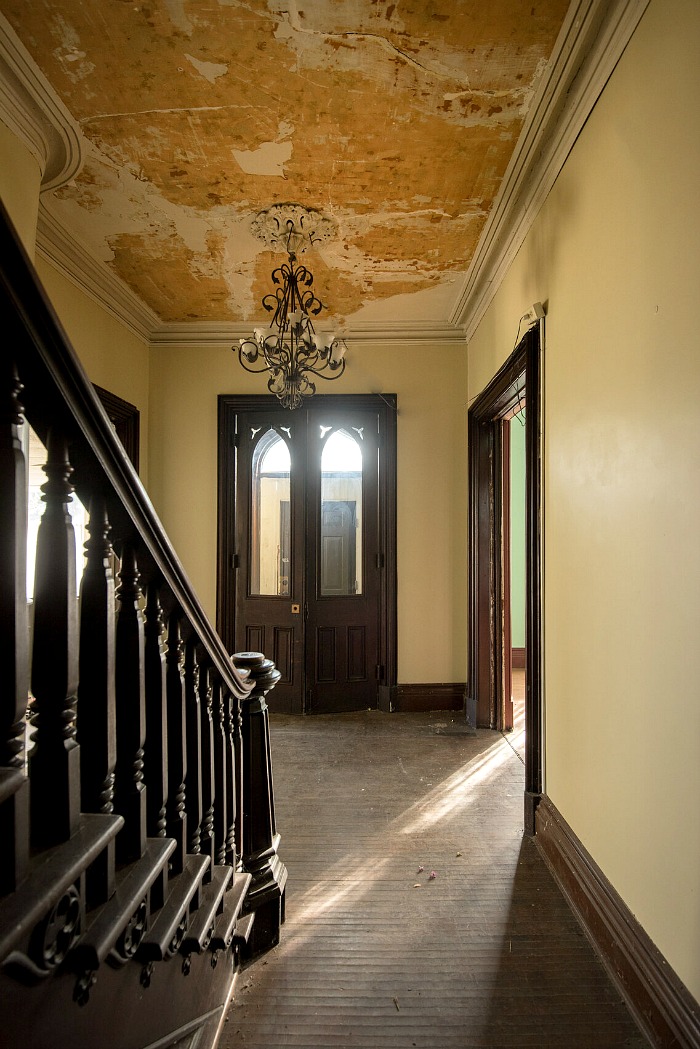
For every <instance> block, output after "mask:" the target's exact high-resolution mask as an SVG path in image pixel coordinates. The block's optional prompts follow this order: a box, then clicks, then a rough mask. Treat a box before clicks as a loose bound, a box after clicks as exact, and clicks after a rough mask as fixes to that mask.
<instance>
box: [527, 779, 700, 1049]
mask: <svg viewBox="0 0 700 1049" xmlns="http://www.w3.org/2000/svg"><path fill="white" fill-rule="evenodd" d="M535 825H536V831H537V837H536V840H537V842H538V844H539V846H540V848H541V851H542V854H543V855H544V858H545V860H546V862H547V864H548V866H549V867H550V869H551V871H552V873H553V874H554V877H555V878H556V880H557V882H558V883H559V886H560V887H561V889H562V891H563V893H564V895H565V896H566V898H567V900H568V901H569V904H570V906H571V908H572V909H573V911H574V913H575V914H576V916H577V917H578V918H579V920H580V922H581V924H582V925H583V928H584V930H585V932H586V934H587V936H588V938H589V939H590V940H591V942H592V943H593V946H594V947H595V948H596V950H597V951H598V953H599V955H600V957H601V959H602V961H603V964H604V965H605V967H606V969H607V970H608V972H609V974H610V976H611V978H612V980H613V982H614V983H615V985H616V986H617V988H618V990H619V991H620V993H621V994H622V996H623V998H624V999H625V1001H626V1003H627V1006H628V1008H629V1009H630V1012H631V1013H632V1015H633V1016H634V1018H635V1020H636V1021H637V1023H638V1025H639V1027H640V1029H641V1030H642V1031H643V1033H644V1034H645V1036H646V1037H647V1038H648V1039H649V1040H650V1042H651V1044H652V1045H653V1046H655V1047H657V1049H698V1047H699V1046H700V1005H699V1004H698V1002H696V1001H695V999H694V998H693V996H692V995H691V994H690V992H689V991H688V989H687V988H686V987H685V986H684V985H683V983H682V982H681V981H680V980H679V978H678V977H677V976H676V974H675V973H674V972H673V971H672V969H671V967H670V966H669V964H668V962H667V961H666V960H665V958H664V957H663V955H662V954H661V952H660V951H659V950H658V948H657V947H656V946H655V945H654V944H653V943H652V941H651V940H650V938H649V936H648V935H647V933H646V932H645V931H644V929H643V928H642V926H641V925H640V924H639V922H638V921H637V919H636V918H635V917H634V915H633V914H632V912H631V911H630V910H629V908H628V907H627V905H626V903H625V902H624V900H623V899H622V898H621V897H620V895H619V894H618V893H617V892H616V890H615V889H614V888H613V886H612V885H611V884H610V882H609V881H608V879H607V878H606V877H605V875H604V874H603V872H602V871H601V870H600V868H599V867H598V865H597V864H596V863H595V861H594V860H593V858H592V857H591V856H590V855H589V853H588V852H587V851H586V849H585V848H584V846H583V845H582V844H581V842H580V841H579V839H578V838H577V837H576V835H575V834H574V832H573V831H572V829H571V827H570V826H569V825H568V823H567V822H566V820H565V819H564V817H563V816H562V815H561V814H560V813H559V812H558V811H557V809H556V807H555V806H554V805H553V804H552V802H551V800H550V799H549V798H548V797H547V796H546V795H544V796H543V797H542V799H541V801H540V803H539V805H538V806H537V808H536V811H535Z"/></svg>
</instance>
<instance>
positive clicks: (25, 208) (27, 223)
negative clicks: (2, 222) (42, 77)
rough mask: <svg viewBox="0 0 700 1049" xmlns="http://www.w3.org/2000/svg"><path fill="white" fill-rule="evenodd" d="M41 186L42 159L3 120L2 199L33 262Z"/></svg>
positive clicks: (0, 130)
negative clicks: (40, 161)
mask: <svg viewBox="0 0 700 1049" xmlns="http://www.w3.org/2000/svg"><path fill="white" fill-rule="evenodd" d="M40 185H41V170H40V168H39V162H38V160H37V159H36V158H35V157H34V156H32V154H31V153H30V152H29V150H28V149H27V147H26V146H25V145H24V143H23V142H20V140H19V139H18V138H16V137H15V135H14V133H13V132H12V131H10V129H9V128H8V127H6V125H5V124H3V123H2V121H0V199H2V202H3V204H4V205H5V209H6V211H7V212H8V214H9V216H10V218H11V219H12V222H13V225H14V227H15V229H16V230H17V233H18V234H19V237H20V240H21V241H22V243H23V244H24V247H25V248H26V251H27V254H28V255H29V257H30V258H31V259H33V258H34V243H35V240H36V220H37V214H38V211H39V187H40Z"/></svg>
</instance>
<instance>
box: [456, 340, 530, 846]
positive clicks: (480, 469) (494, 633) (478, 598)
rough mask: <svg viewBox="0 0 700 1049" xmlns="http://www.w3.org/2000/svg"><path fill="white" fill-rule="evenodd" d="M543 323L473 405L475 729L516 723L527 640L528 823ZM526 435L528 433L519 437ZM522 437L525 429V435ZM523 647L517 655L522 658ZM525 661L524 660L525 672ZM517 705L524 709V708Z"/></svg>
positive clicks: (471, 706) (471, 717)
mask: <svg viewBox="0 0 700 1049" xmlns="http://www.w3.org/2000/svg"><path fill="white" fill-rule="evenodd" d="M541 330H542V325H541V323H538V324H537V325H536V326H535V327H533V328H530V329H529V330H528V331H527V332H526V333H525V335H524V336H523V337H522V339H520V341H519V342H518V344H517V345H516V347H515V349H514V350H513V353H512V354H511V355H510V357H509V358H508V360H507V361H506V362H505V364H504V365H503V366H502V368H501V369H500V370H499V371H498V372H497V374H496V375H495V376H494V377H493V379H492V380H491V382H490V383H489V384H488V386H487V387H486V388H485V389H484V390H483V391H482V393H480V394H479V396H478V397H477V398H476V400H475V401H474V403H473V404H472V406H471V407H470V409H469V680H468V690H467V720H468V722H469V723H470V724H472V725H473V727H475V728H476V727H481V728H490V729H495V730H498V731H509V730H510V729H512V728H514V727H515V726H514V720H515V719H514V715H515V710H514V708H513V703H512V698H511V697H512V695H513V687H512V686H513V650H514V648H516V649H520V648H521V647H522V648H524V664H525V665H524V682H523V683H524V702H523V715H522V730H521V731H523V732H524V740H523V744H524V745H523V759H524V763H525V799H524V805H525V814H524V815H525V831H526V833H529V834H534V826H535V809H536V807H537V803H538V801H539V798H540V796H541V793H542V759H543V754H542V735H543V733H542V689H541V679H542V675H541V661H542V656H541V591H542V586H541V544H540V536H541V505H542V500H541V452H540V373H541V368H540V356H541ZM523 409H524V422H525V425H524V463H525V477H524V536H525V542H524V547H525V549H524V554H525V556H524V587H525V614H524V644H523V645H522V646H520V645H515V644H514V641H513V623H512V616H513V608H512V606H511V580H510V577H511V569H512V564H513V563H512V560H511V531H512V519H511V513H510V504H511V497H512V494H513V493H512V491H511V486H512V480H513V478H512V471H511V454H512V451H513V448H512V440H511V438H512V434H513V433H516V435H517V430H513V427H514V426H515V427H519V426H520V423H519V422H518V421H516V422H515V423H514V422H513V421H512V420H513V419H514V418H516V417H518V418H521V417H522V415H523ZM518 436H519V435H518ZM516 440H517V436H516ZM519 655H520V653H518V654H517V655H516V661H517V659H518V656H519ZM517 669H518V668H516V670H517ZM516 710H517V707H516Z"/></svg>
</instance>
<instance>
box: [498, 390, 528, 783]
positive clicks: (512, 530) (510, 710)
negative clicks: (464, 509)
mask: <svg viewBox="0 0 700 1049" xmlns="http://www.w3.org/2000/svg"><path fill="white" fill-rule="evenodd" d="M505 422H506V431H507V432H504V445H505V446H507V454H504V456H503V487H504V505H503V517H504V521H503V546H504V551H503V564H504V581H503V591H504V606H505V607H504V616H503V655H504V660H505V662H506V665H507V673H505V674H504V676H503V677H504V680H503V694H502V716H501V720H502V726H503V731H504V732H505V733H506V734H507V737H506V738H507V739H508V742H509V743H510V745H511V747H512V748H513V750H514V751H515V752H516V754H517V755H518V757H519V758H520V759H521V760H522V761H523V762H524V761H525V729H526V725H525V663H526V659H525V656H526V625H527V624H526V611H527V609H526V605H527V602H526V570H525V554H526V549H527V544H526V499H525V495H526V469H525V467H526V456H525V424H526V405H525V404H524V403H523V404H522V406H520V405H519V406H518V407H517V409H516V410H515V411H514V413H513V415H511V416H510V418H508V419H506V420H505Z"/></svg>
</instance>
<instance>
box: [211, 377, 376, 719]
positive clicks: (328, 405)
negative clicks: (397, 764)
mask: <svg viewBox="0 0 700 1049" xmlns="http://www.w3.org/2000/svg"><path fill="white" fill-rule="evenodd" d="M218 402H219V404H218V420H219V428H218V431H219V440H218V529H217V628H218V631H219V634H220V635H221V637H222V639H223V641H224V644H225V645H226V647H227V648H228V650H229V651H230V652H232V651H233V650H234V644H235V641H234V639H235V626H236V624H235V586H232V585H230V584H231V579H232V570H233V569H234V568H235V565H236V558H237V555H238V551H237V549H236V476H235V469H236V445H235V436H236V416H237V415H238V413H240V412H250V411H265V412H266V413H267V414H272V413H274V414H279V416H280V419H285V418H289V417H290V414H291V413H290V412H289V410H288V409H285V408H282V407H281V405H280V404H279V402H278V401H277V400H276V398H275V397H272V396H267V395H250V396H244V395H239V394H221V395H220V396H219V399H218ZM303 410H308V411H309V412H310V413H313V412H315V411H328V410H331V411H334V412H335V411H337V412H341V413H342V412H343V411H353V410H356V411H372V412H375V413H377V414H378V415H379V417H380V428H381V435H382V436H381V441H380V445H379V478H380V484H379V491H378V521H379V532H380V542H379V547H380V550H381V555H380V556H381V560H382V565H381V566H380V567H381V572H380V582H379V646H378V647H379V668H380V669H379V671H378V676H377V705H378V706H379V707H380V708H381V709H390V704H389V696H390V695H391V692H392V690H393V689H394V688H395V686H396V674H397V640H396V618H397V611H396V411H397V409H396V395H395V394H340V395H325V396H324V395H318V396H315V397H311V398H309V400H308V402H306V403H305V404H304V406H303ZM293 712H294V713H300V714H301V713H303V712H304V710H303V706H302V707H300V709H298V710H294V711H293Z"/></svg>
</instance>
